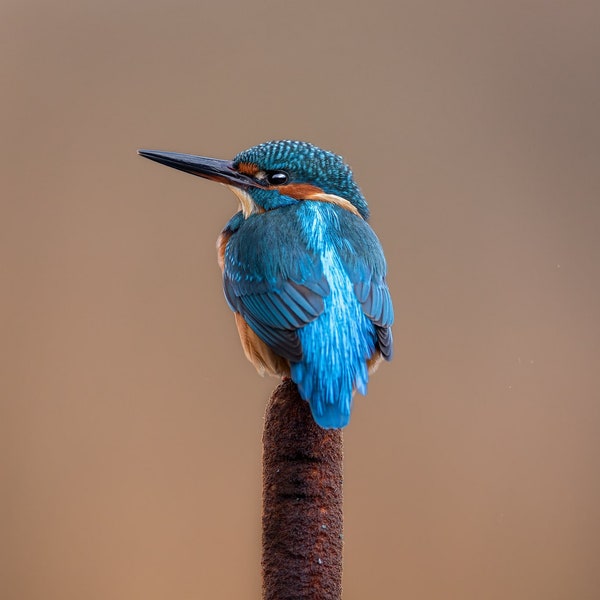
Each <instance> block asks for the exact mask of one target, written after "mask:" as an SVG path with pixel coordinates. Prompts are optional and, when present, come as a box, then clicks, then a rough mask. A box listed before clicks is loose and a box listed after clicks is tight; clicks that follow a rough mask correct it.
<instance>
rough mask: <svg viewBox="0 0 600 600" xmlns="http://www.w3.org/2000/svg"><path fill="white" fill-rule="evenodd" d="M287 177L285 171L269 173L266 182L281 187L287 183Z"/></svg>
mask: <svg viewBox="0 0 600 600" xmlns="http://www.w3.org/2000/svg"><path fill="white" fill-rule="evenodd" d="M288 179H289V175H288V174H287V173H286V172H285V171H269V172H268V173H267V181H268V182H269V183H270V184H271V185H283V184H284V183H287V182H288Z"/></svg>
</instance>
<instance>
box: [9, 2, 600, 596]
mask: <svg viewBox="0 0 600 600" xmlns="http://www.w3.org/2000/svg"><path fill="white" fill-rule="evenodd" d="M599 60H600V10H599V8H598V4H597V2H583V1H576V2H569V3H567V2H542V1H514V0H513V1H510V2H505V1H500V0H497V1H493V2H466V1H459V2H444V1H443V0H438V1H437V2H417V1H415V2H368V3H362V2H350V3H349V2H341V1H339V0H335V1H331V2H326V1H319V2H314V1H305V2H297V3H294V4H292V3H285V2H283V3H282V2H256V3H253V2H241V1H239V0H234V1H232V2H227V3H218V2H212V3H203V2H198V1H196V2H191V1H184V0H175V1H169V2H167V1H161V2H158V1H152V0H150V1H146V2H143V3H142V2H121V1H116V0H104V1H103V2H89V1H87V0H84V1H81V2H64V1H62V0H56V1H55V2H51V3H50V2H44V1H42V0H33V1H31V2H20V1H17V0H4V1H3V2H2V6H1V8H0V65H1V71H0V75H1V82H2V94H1V96H0V103H1V107H2V111H1V115H0V123H1V132H2V144H1V147H0V154H1V156H0V169H1V170H2V173H1V187H2V189H1V198H0V202H1V204H0V214H1V217H0V275H1V280H0V285H1V296H0V303H1V311H0V336H1V344H0V352H1V357H0V386H1V388H0V470H1V472H0V475H1V493H0V537H1V542H0V598H2V599H6V600H33V599H36V600H37V599H39V598H44V599H45V600H54V599H56V600H59V599H60V600H70V599H77V600H79V599H82V598H85V599H86V600H95V599H98V600H105V599H109V600H113V599H114V600H121V599H123V600H124V599H128V600H129V599H132V598H144V599H146V600H154V599H167V598H169V599H172V598H178V599H192V598H215V599H217V598H225V599H229V598H240V599H245V598H248V599H251V598H258V597H259V595H260V566H259V563H260V551H259V550H260V485H261V482H260V460H261V445H260V438H261V429H262V418H263V409H264V405H265V402H266V399H267V397H268V395H269V393H270V391H271V390H272V389H273V387H274V386H275V383H276V382H275V380H273V379H264V380H263V379H260V378H259V377H257V375H256V374H255V372H254V370H253V368H252V367H251V366H250V365H249V364H248V363H246V361H245V359H244V358H243V355H242V351H241V349H240V347H239V342H238V339H237V334H236V331H235V327H234V323H233V318H232V315H231V313H230V312H229V309H228V308H227V306H226V304H225V302H224V299H223V296H222V292H221V284H220V274H219V271H218V267H217V265H216V261H215V251H214V242H215V239H216V236H217V234H218V232H219V231H220V228H221V227H222V225H223V224H224V223H225V222H226V221H227V219H228V218H229V216H230V215H231V214H233V212H234V211H235V210H236V203H235V199H234V197H233V196H232V195H231V194H230V193H229V192H228V191H227V190H226V189H224V188H222V187H220V186H215V185H214V184H209V183H207V182H203V181H200V180H199V179H196V178H193V177H190V176H186V175H183V174H181V173H178V172H176V171H171V170H168V169H166V168H164V167H160V166H158V165H156V164H152V163H151V162H149V161H145V160H143V159H141V158H138V157H137V156H136V153H135V151H136V149H137V148H139V147H147V148H156V149H162V150H174V151H180V152H190V153H196V154H204V155H212V156H216V157H221V158H228V157H232V156H233V155H234V154H235V153H237V152H238V151H239V150H241V149H243V148H246V147H248V146H251V145H254V144H256V143H259V142H262V141H265V140H269V139H277V138H298V139H304V140H309V141H312V142H314V143H316V144H318V145H321V146H323V147H325V148H328V149H332V150H334V151H336V152H339V153H341V154H343V155H344V156H345V157H346V158H347V160H348V161H349V162H350V163H351V164H352V165H353V167H354V171H355V174H356V177H357V179H358V181H359V183H360V185H361V187H362V188H363V191H364V192H365V195H366V196H367V199H368V200H369V201H370V205H371V209H372V214H373V218H372V224H373V227H374V228H375V230H376V231H377V233H378V234H379V236H380V238H381V240H382V242H383V244H384V247H385V250H386V254H387V257H388V262H389V266H390V276H389V281H390V285H391V289H392V292H393V296H394V299H395V306H396V314H397V322H396V325H395V336H396V355H395V360H394V362H393V363H392V364H391V365H384V366H383V367H382V368H381V369H380V371H379V373H378V374H377V375H376V376H375V377H374V378H373V380H372V383H371V386H370V393H369V396H368V398H366V399H365V398H363V397H360V396H359V397H357V399H356V403H355V411H354V416H353V420H352V423H351V425H350V427H349V428H348V429H347V430H346V434H345V453H346V457H345V510H346V535H345V540H346V547H345V573H344V586H345V592H344V593H345V595H344V597H345V600H358V599H364V598H399V599H400V598H411V599H419V600H421V599H423V600H432V599H435V600H437V599H440V600H447V599H460V600H481V599H486V600H487V599H490V600H493V599H498V600H505V599H506V598H511V599H519V600H520V599H523V600H526V599H527V600H530V599H540V600H541V599H543V600H552V599H557V600H558V599H578V600H587V599H589V600H592V599H597V598H599V597H600V570H599V569H598V560H599V558H598V557H599V555H600V454H599V451H600V442H599V435H600V386H599V385H598V377H599V371H600V367H599V358H600V345H599V341H600V331H599V330H600V327H599V319H598V312H599V311H598V309H599V307H600V277H599V276H600V272H599V271H600V269H599V257H600V256H599V250H600V207H599V197H600V168H599V165H600V119H599V109H600V76H599V70H598V64H599Z"/></svg>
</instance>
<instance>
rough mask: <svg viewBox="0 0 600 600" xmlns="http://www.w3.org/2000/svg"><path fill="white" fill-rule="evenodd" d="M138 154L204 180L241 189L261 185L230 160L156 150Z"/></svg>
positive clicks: (141, 151)
mask: <svg viewBox="0 0 600 600" xmlns="http://www.w3.org/2000/svg"><path fill="white" fill-rule="evenodd" d="M138 154H139V155H140V156H143V157H144V158H149V159H150V160H153V161H155V162H157V163H160V164H161V165H166V166H167V167H173V168H174V169H177V170H179V171H183V172H184V173H190V174H191V175H197V176H198V177H204V179H210V180H211V181H217V182H218V183H224V184H226V185H233V186H235V187H239V188H248V187H259V183H258V182H257V181H256V180H255V179H253V178H252V177H250V176H248V175H245V174H244V173H240V172H239V171H237V170H236V169H235V168H234V167H233V163H232V162H231V161H229V160H219V159H218V158H207V157H206V156H194V155H193V154H180V153H179V152H159V151H156V150H138Z"/></svg>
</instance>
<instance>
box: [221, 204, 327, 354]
mask: <svg viewBox="0 0 600 600" xmlns="http://www.w3.org/2000/svg"><path fill="white" fill-rule="evenodd" d="M288 213H289V211H288V210H285V209H283V208H282V209H279V210H277V211H270V212H268V213H265V214H261V215H254V216H250V217H249V218H248V219H246V220H244V221H243V222H239V219H238V220H236V222H235V225H237V227H238V228H237V229H236V230H235V231H233V232H232V235H231V238H230V239H229V242H228V244H227V249H226V251H225V265H224V271H223V289H224V291H225V297H226V299H227V302H228V303H229V306H230V307H231V309H232V310H234V311H236V312H239V313H240V314H241V315H242V316H243V317H244V319H245V320H246V322H247V323H248V325H249V326H250V327H251V328H252V330H253V331H254V332H255V333H256V334H257V335H258V337H259V338H260V339H261V340H262V341H263V342H264V343H265V344H267V346H269V347H270V348H271V349H272V350H273V351H274V352H275V353H277V354H278V355H279V356H282V357H283V358H286V359H288V360H289V361H290V362H298V361H300V360H302V347H301V344H300V340H299V338H298V334H297V330H298V329H300V328H302V327H304V326H305V325H307V324H308V323H310V322H311V321H313V320H314V319H316V318H317V317H318V316H319V315H320V314H321V313H322V312H323V310H324V302H323V299H324V298H325V297H326V296H328V295H329V292H330V290H329V284H328V282H327V280H326V279H325V277H324V275H323V268H322V266H321V263H320V261H319V259H318V257H316V256H315V255H314V254H313V253H311V252H309V250H308V249H307V247H306V244H305V243H303V241H302V239H301V236H300V235H299V232H298V228H297V227H295V226H294V219H293V218H292V215H290V214H288ZM236 217H237V215H236ZM236 217H234V219H236ZM232 221H233V220H232ZM231 223H232V222H230V224H231Z"/></svg>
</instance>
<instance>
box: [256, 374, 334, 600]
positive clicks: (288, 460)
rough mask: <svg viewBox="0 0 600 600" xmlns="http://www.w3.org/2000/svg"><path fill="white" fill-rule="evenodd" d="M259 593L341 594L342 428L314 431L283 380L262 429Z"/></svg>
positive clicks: (268, 598)
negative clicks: (261, 550)
mask: <svg viewBox="0 0 600 600" xmlns="http://www.w3.org/2000/svg"><path fill="white" fill-rule="evenodd" d="M263 451H264V454H263V558H262V567H263V598H264V599H265V600H291V599H295V600H304V599H308V598H310V599H314V600H317V599H319V600H334V599H335V600H339V599H340V598H341V597H342V545H343V536H342V532H343V513H342V432H341V431H340V430H331V429H329V430H326V429H321V428H320V427H319V426H318V425H317V424H316V423H315V422H314V420H313V418H312V416H311V414H310V409H309V407H308V403H307V402H305V401H304V400H302V399H301V398H300V396H299V395H298V390H297V388H296V385H295V384H294V383H293V382H292V381H291V380H289V379H288V380H285V381H283V382H282V383H281V384H280V385H279V386H278V387H277V389H276V390H275V391H274V392H273V394H272V396H271V399H270V401H269V405H268V406H267V411H266V416H265V430H264V434H263Z"/></svg>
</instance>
